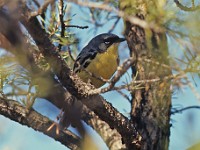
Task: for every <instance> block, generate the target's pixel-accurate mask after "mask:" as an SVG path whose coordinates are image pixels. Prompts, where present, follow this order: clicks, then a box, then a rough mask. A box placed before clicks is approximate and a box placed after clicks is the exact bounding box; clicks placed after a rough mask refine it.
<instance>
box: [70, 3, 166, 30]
mask: <svg viewBox="0 0 200 150" xmlns="http://www.w3.org/2000/svg"><path fill="white" fill-rule="evenodd" d="M68 2H72V3H75V4H77V5H80V6H85V7H89V8H97V9H101V10H105V11H108V12H114V13H116V14H117V15H118V16H119V17H123V18H124V19H125V20H127V21H129V22H130V23H132V24H134V25H138V26H139V27H142V28H145V29H151V30H153V31H154V32H156V33H160V32H164V31H165V29H164V28H161V27H159V26H158V25H156V24H155V23H154V22H150V23H148V22H146V21H145V20H142V19H139V18H138V17H135V16H130V15H127V14H126V13H124V11H121V10H117V9H116V8H114V7H111V6H110V5H108V4H105V3H101V4H99V3H96V2H88V1H87V2H86V1H80V0H77V1H73V0H69V1H68Z"/></svg>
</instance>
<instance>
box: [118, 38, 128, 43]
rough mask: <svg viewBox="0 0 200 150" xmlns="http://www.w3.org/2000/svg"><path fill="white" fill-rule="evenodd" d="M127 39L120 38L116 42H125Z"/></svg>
mask: <svg viewBox="0 0 200 150" xmlns="http://www.w3.org/2000/svg"><path fill="white" fill-rule="evenodd" d="M125 40H126V39H125V38H119V39H118V40H117V41H116V42H117V43H120V42H123V41H125Z"/></svg>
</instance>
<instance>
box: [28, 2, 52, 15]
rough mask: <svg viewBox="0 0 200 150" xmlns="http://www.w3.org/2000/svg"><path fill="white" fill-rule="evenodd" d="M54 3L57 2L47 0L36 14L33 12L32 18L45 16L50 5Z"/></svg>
mask: <svg viewBox="0 0 200 150" xmlns="http://www.w3.org/2000/svg"><path fill="white" fill-rule="evenodd" d="M54 1H55V0H46V1H45V2H44V4H43V5H42V6H41V7H40V8H39V9H38V10H37V11H36V12H32V14H31V15H30V16H31V17H35V16H38V15H41V14H43V13H44V12H45V11H46V9H47V7H48V6H49V4H51V3H53V2H54Z"/></svg>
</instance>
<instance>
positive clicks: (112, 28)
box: [108, 17, 120, 33]
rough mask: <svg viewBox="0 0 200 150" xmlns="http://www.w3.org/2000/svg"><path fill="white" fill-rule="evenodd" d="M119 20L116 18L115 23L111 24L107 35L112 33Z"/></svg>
mask: <svg viewBox="0 0 200 150" xmlns="http://www.w3.org/2000/svg"><path fill="white" fill-rule="evenodd" d="M119 20H120V17H117V19H116V21H115V23H114V24H113V26H112V27H111V29H110V30H109V31H108V33H112V31H113V30H114V29H115V27H116V26H117V24H118V22H119Z"/></svg>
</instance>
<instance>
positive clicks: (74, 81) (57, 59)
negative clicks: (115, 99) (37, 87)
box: [20, 6, 137, 144]
mask: <svg viewBox="0 0 200 150" xmlns="http://www.w3.org/2000/svg"><path fill="white" fill-rule="evenodd" d="M22 10H23V13H20V14H22V16H21V21H22V23H23V24H24V26H25V27H26V28H27V30H28V31H29V33H30V34H31V36H32V37H33V39H34V41H35V42H36V44H37V46H38V47H39V49H40V51H41V52H42V54H43V55H44V56H45V58H46V59H47V61H48V63H49V64H50V65H51V67H52V69H53V70H54V72H55V74H56V75H57V77H58V79H59V80H60V82H61V83H62V85H63V86H64V87H66V89H67V90H68V91H69V92H70V93H71V95H73V96H76V98H75V99H78V100H82V99H83V98H84V100H83V101H82V102H83V103H84V104H85V105H86V106H87V107H88V108H90V109H91V110H93V111H94V112H95V113H96V114H97V115H98V116H99V117H100V118H101V119H102V120H104V121H105V122H107V123H108V124H109V125H110V126H111V128H115V129H117V131H118V132H119V133H120V134H121V136H122V137H123V141H124V142H125V143H126V144H128V143H130V142H132V141H133V139H134V138H135V137H136V136H137V132H136V129H135V128H134V125H133V124H132V123H131V122H129V120H128V118H126V117H125V116H123V115H122V114H121V113H119V112H118V111H117V110H116V109H115V108H114V107H112V105H111V104H110V103H108V102H106V101H105V100H104V99H103V98H102V97H101V96H100V95H95V96H91V97H87V95H88V93H89V91H90V90H92V89H94V88H93V86H91V85H89V84H86V83H84V82H82V81H81V80H80V79H79V78H78V77H77V76H76V75H74V74H73V73H72V71H71V70H70V68H69V67H68V66H67V65H66V63H65V62H64V60H63V59H62V58H61V56H60V55H59V54H58V52H57V50H56V47H55V46H54V45H53V44H52V43H51V42H50V40H49V38H48V34H47V33H46V32H45V31H44V30H43V29H42V28H41V26H40V24H39V22H38V20H37V19H36V18H35V17H32V18H31V19H29V16H30V12H29V10H28V8H27V7H26V6H23V7H22Z"/></svg>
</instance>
